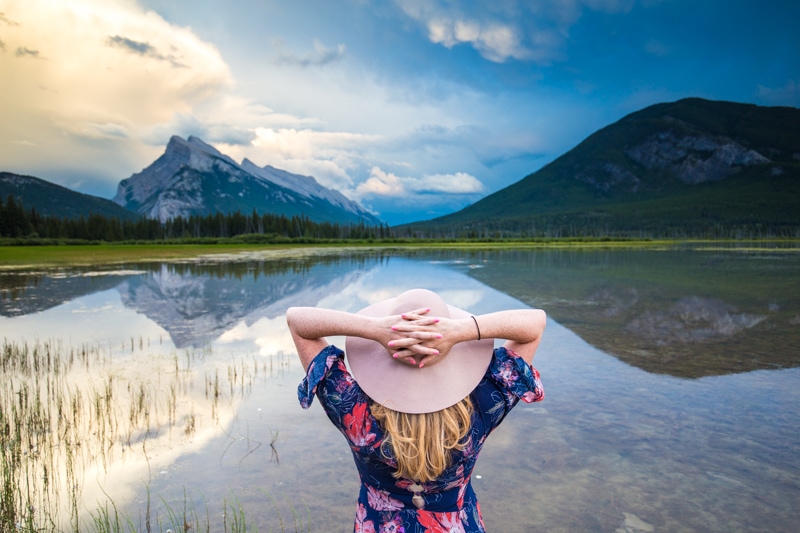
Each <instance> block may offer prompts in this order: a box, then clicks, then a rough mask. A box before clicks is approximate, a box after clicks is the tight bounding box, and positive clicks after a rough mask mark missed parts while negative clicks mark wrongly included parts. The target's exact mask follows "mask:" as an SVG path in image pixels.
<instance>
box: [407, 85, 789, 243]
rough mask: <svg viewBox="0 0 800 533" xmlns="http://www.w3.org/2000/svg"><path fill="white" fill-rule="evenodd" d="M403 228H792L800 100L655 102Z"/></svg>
mask: <svg viewBox="0 0 800 533" xmlns="http://www.w3.org/2000/svg"><path fill="white" fill-rule="evenodd" d="M404 228H406V229H408V230H410V231H430V232H441V233H445V234H447V233H451V234H454V235H473V236H481V235H484V234H490V235H492V234H497V233H498V232H499V233H500V234H525V235H548V236H558V235H574V234H589V235H636V236H640V235H652V236H660V235H666V236H673V235H684V236H701V235H705V236H731V235H736V234H747V235H753V236H758V235H765V234H770V235H792V236H796V235H797V234H798V231H800V109H796V108H788V107H759V106H755V105H747V104H737V103H731V102H713V101H707V100H701V99H697V98H692V99H686V100H680V101H678V102H674V103H667V104H658V105H654V106H652V107H649V108H646V109H644V110H642V111H638V112H636V113H633V114H631V115H628V116H626V117H625V118H623V119H621V120H620V121H618V122H616V123H615V124H612V125H610V126H607V127H605V128H603V129H601V130H599V131H598V132H596V133H594V134H593V135H591V136H590V137H588V138H587V139H586V140H585V141H583V142H582V143H581V144H579V145H578V146H576V147H575V148H574V149H572V150H571V151H569V152H568V153H566V154H564V155H563V156H561V157H559V158H558V159H556V160H555V161H553V162H552V163H550V164H549V165H547V166H545V167H544V168H542V169H540V170H539V171H537V172H535V173H533V174H530V175H529V176H527V177H525V178H524V179H522V180H520V181H519V182H517V183H514V184H513V185H511V186H509V187H506V188H505V189H503V190H500V191H498V192H496V193H494V194H492V195H489V196H487V197H486V198H483V199H482V200H480V201H478V202H476V203H475V204H473V205H471V206H468V207H466V208H465V209H463V210H461V211H459V212H456V213H453V214H451V215H447V216H445V217H441V218H438V219H435V220H432V221H428V222H424V223H417V224H411V225H408V226H405V227H404Z"/></svg>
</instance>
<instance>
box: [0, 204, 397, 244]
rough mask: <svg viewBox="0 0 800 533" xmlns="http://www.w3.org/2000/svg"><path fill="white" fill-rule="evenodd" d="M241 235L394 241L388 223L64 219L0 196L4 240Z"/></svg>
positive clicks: (278, 218) (238, 217) (231, 217)
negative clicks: (42, 213)
mask: <svg viewBox="0 0 800 533" xmlns="http://www.w3.org/2000/svg"><path fill="white" fill-rule="evenodd" d="M243 235H246V236H251V240H256V241H257V240H264V241H280V240H286V241H295V240H304V239H306V240H308V239H314V240H329V239H352V240H362V239H387V238H391V237H392V235H391V231H390V230H389V227H388V226H387V225H382V226H368V225H366V224H364V223H361V224H336V223H330V222H313V221H311V220H309V219H308V218H307V217H298V216H293V217H286V216H284V215H273V214H258V213H256V212H255V211H253V213H252V214H250V215H245V214H242V213H239V212H236V213H230V214H223V213H216V214H214V215H205V216H199V215H193V216H190V217H176V218H173V219H170V220H167V221H166V222H160V221H159V220H156V219H152V218H146V217H142V218H140V219H138V220H120V219H118V218H115V217H106V216H102V215H94V214H91V215H89V216H88V217H79V218H60V217H53V216H44V215H40V214H38V213H37V212H36V210H35V209H25V208H24V206H23V205H22V204H21V203H20V202H19V201H18V200H16V199H15V198H14V197H13V196H9V197H8V198H7V199H6V201H3V199H2V198H0V237H5V238H12V239H28V240H34V239H48V240H63V241H105V242H122V241H161V240H169V241H174V240H199V239H227V238H231V237H237V236H243ZM258 236H261V237H263V239H259V238H258Z"/></svg>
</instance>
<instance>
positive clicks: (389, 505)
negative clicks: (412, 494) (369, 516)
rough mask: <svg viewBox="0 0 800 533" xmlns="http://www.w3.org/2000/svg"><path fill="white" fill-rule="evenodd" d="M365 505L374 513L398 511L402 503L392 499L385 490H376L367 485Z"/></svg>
mask: <svg viewBox="0 0 800 533" xmlns="http://www.w3.org/2000/svg"><path fill="white" fill-rule="evenodd" d="M367 503H368V504H369V506H370V507H371V508H373V509H375V510H376V511H399V510H400V509H402V508H403V502H401V501H400V500H397V499H395V498H392V497H391V496H389V493H388V492H386V491H385V490H378V489H376V488H374V487H371V486H370V485H367Z"/></svg>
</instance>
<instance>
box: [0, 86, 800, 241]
mask: <svg viewBox="0 0 800 533" xmlns="http://www.w3.org/2000/svg"><path fill="white" fill-rule="evenodd" d="M9 194H12V195H14V196H16V197H18V198H20V199H21V200H22V203H23V204H24V205H25V206H26V208H30V207H35V208H36V209H37V212H39V213H40V214H54V215H56V216H61V217H75V216H79V215H80V214H84V215H86V214H88V213H89V212H93V213H102V214H104V215H106V216H117V217H123V216H129V215H128V214H129V213H135V214H136V215H138V216H146V217H150V218H156V219H158V220H161V221H165V220H167V219H170V218H174V217H177V216H183V217H188V216H191V215H201V216H205V215H209V214H215V213H217V212H222V213H232V212H235V211H241V212H242V213H245V214H250V213H251V212H252V211H254V210H255V211H256V212H258V213H273V214H281V215H286V216H293V215H304V216H306V217H308V218H309V219H311V220H312V221H315V222H336V223H340V224H349V223H361V222H363V223H365V224H367V225H377V224H380V220H379V219H378V218H377V217H376V216H374V215H373V214H371V213H370V212H369V211H367V210H366V209H364V208H363V207H362V206H360V205H359V204H358V203H356V202H354V201H352V200H349V199H348V198H346V197H345V196H344V195H342V194H341V193H339V192H337V191H333V190H331V189H327V188H325V187H323V186H321V185H320V184H319V183H317V181H316V180H315V179H314V178H313V177H309V176H298V175H295V174H291V173H289V172H286V171H283V170H279V169H276V168H273V167H271V166H265V167H259V166H257V165H255V164H254V163H253V162H251V161H249V160H247V159H245V160H244V161H242V163H241V164H238V163H236V162H235V161H234V160H233V159H231V158H230V157H228V156H226V155H224V154H222V153H220V152H219V151H218V150H216V149H215V148H213V147H212V146H210V145H208V144H206V143H204V142H203V141H202V140H200V139H198V138H197V137H189V138H188V139H186V140H184V139H182V138H180V137H177V136H175V137H172V139H170V141H169V144H168V145H167V147H166V150H165V152H164V154H163V155H162V156H161V157H159V158H158V159H157V160H156V161H155V162H153V163H152V164H151V165H149V166H148V167H147V168H145V169H144V170H142V171H141V172H139V173H137V174H134V175H133V176H131V177H130V178H128V179H125V180H122V181H121V182H120V184H119V187H118V190H117V195H116V196H115V197H114V199H113V203H112V202H111V201H108V200H104V199H100V198H96V197H91V196H89V195H81V194H79V193H75V192H73V191H69V190H68V189H64V188H63V187H60V186H57V185H54V184H49V183H48V182H44V181H43V180H38V179H37V178H33V177H22V176H17V175H15V174H10V173H0V195H2V197H3V198H5V197H6V196H7V195H9ZM121 207H123V208H125V210H122V209H121ZM67 208H69V209H67ZM115 210H116V211H115ZM136 215H134V216H136ZM400 228H402V229H405V230H408V231H411V232H416V233H417V234H421V233H425V232H428V233H429V234H439V235H446V234H448V232H449V233H450V234H452V235H457V236H474V237H480V236H486V235H494V234H498V232H499V234H504V235H514V234H517V235H548V236H559V235H576V234H589V235H592V234H604V235H610V234H616V235H631V234H637V232H638V234H641V235H644V234H648V235H657V234H661V235H670V234H674V235H698V234H704V235H712V236H721V235H730V234H731V232H737V231H739V232H744V233H746V234H748V235H761V234H765V235H766V234H772V235H787V236H788V235H796V234H798V232H800V109H797V108H790V107H759V106H755V105H749V104H738V103H732V102H715V101H708V100H702V99H698V98H690V99H684V100H680V101H677V102H672V103H665V104H658V105H654V106H651V107H648V108H646V109H643V110H641V111H638V112H636V113H632V114H630V115H628V116H626V117H624V118H623V119H621V120H620V121H618V122H616V123H614V124H611V125H609V126H607V127H606V128H603V129H601V130H599V131H598V132H596V133H594V134H593V135H591V136H590V137H588V138H587V139H586V140H584V141H583V142H582V143H580V144H579V145H578V146H576V147H575V148H574V149H572V150H571V151H569V152H567V153H566V154H564V155H563V156H561V157H559V158H558V159H556V160H555V161H553V162H552V163H550V164H549V165H547V166H545V167H544V168H542V169H540V170H538V171H536V172H534V173H533V174H530V175H528V176H527V177H525V178H524V179H522V180H520V181H518V182H516V183H514V184H512V185H510V186H508V187H506V188H505V189H502V190H500V191H497V192H495V193H494V194H491V195H489V196H487V197H485V198H483V199H482V200H480V201H478V202H476V203H475V204H472V205H470V206H468V207H466V208H464V209H462V210H461V211H459V212H456V213H453V214H450V215H447V216H444V217H441V218H438V219H435V220H432V221H425V222H418V223H414V224H408V225H406V226H401V227H400Z"/></svg>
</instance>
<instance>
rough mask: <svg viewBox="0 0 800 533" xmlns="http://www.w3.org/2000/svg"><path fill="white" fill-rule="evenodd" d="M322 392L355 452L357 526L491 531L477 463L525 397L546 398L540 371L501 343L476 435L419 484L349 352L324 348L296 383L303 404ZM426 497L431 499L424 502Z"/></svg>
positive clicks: (407, 531) (415, 531) (369, 532)
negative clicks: (398, 457) (406, 473)
mask: <svg viewBox="0 0 800 533" xmlns="http://www.w3.org/2000/svg"><path fill="white" fill-rule="evenodd" d="M315 394H316V396H317V397H318V398H319V400H320V403H321V404H322V406H323V408H324V409H325V412H326V413H327V415H328V418H330V420H331V422H333V424H334V425H335V426H336V427H337V428H338V429H339V431H341V432H342V434H343V435H344V437H345V438H346V439H347V442H348V444H349V445H350V449H351V450H352V452H353V459H354V460H355V463H356V467H357V468H358V474H359V476H360V478H361V490H360V492H359V495H358V507H357V509H356V522H355V528H354V531H355V532H356V533H478V532H482V531H485V529H484V526H483V519H482V518H481V511H480V507H479V506H478V500H477V497H476V496H475V492H473V490H472V484H471V483H470V480H471V477H472V469H473V467H474V466H475V461H476V460H477V459H478V454H479V453H480V451H481V448H482V447H483V443H484V442H485V441H486V437H487V436H488V435H489V433H491V432H492V430H494V428H496V427H497V426H498V425H500V422H502V421H503V419H504V418H505V416H506V415H507V414H508V412H509V411H511V409H512V408H513V407H514V406H515V405H516V404H517V402H518V401H519V400H520V399H521V400H523V401H525V402H527V403H531V402H538V401H541V400H542V399H544V390H543V389H542V383H541V381H540V378H539V372H538V371H537V370H536V369H535V368H533V367H531V366H530V365H529V364H528V363H526V362H525V361H524V360H523V359H522V358H521V357H519V356H518V355H517V354H515V353H514V352H512V351H510V350H506V349H505V348H496V349H495V350H494V354H493V357H492V360H491V362H490V363H489V367H488V368H487V369H486V374H485V375H484V377H483V379H482V380H481V382H480V383H479V384H478V386H477V387H475V390H473V391H472V393H471V395H470V398H471V399H472V404H473V406H474V409H473V414H472V427H471V429H470V440H469V444H468V445H467V447H466V448H465V449H464V450H462V451H455V452H453V457H452V461H451V465H450V467H448V468H447V469H446V470H445V471H444V472H443V473H442V475H441V476H440V477H439V478H438V479H436V480H435V481H430V482H427V483H422V484H418V483H416V482H415V481H413V480H410V479H395V478H394V476H392V473H393V472H395V471H396V462H395V460H394V457H393V455H392V451H391V449H390V447H387V448H388V449H386V450H383V451H381V443H382V442H383V438H384V433H383V431H382V430H381V428H380V426H379V425H378V422H377V421H376V420H375V418H373V416H372V414H371V412H370V408H369V406H370V402H371V400H370V398H369V397H368V396H367V395H366V394H365V393H364V391H362V390H361V387H359V386H358V383H356V381H355V380H354V379H353V377H352V376H351V375H350V373H349V372H348V371H347V367H346V366H345V364H344V352H342V351H341V350H340V349H338V348H337V347H336V346H333V345H331V346H328V347H326V348H325V349H323V350H322V351H321V352H320V353H319V354H318V355H317V356H316V357H315V358H314V360H313V361H312V362H311V364H310V365H309V366H308V370H307V372H306V377H305V378H304V379H303V381H302V382H301V383H300V386H299V387H298V388H297V395H298V398H299V399H300V404H301V405H302V406H303V408H304V409H308V408H309V407H310V406H311V402H312V401H313V399H314V395H315ZM415 495H416V501H417V503H421V502H420V501H419V497H420V496H421V497H422V500H423V501H424V506H423V507H422V508H420V509H418V508H417V505H415V503H414V502H412V498H414V497H415Z"/></svg>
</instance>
